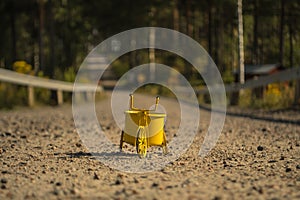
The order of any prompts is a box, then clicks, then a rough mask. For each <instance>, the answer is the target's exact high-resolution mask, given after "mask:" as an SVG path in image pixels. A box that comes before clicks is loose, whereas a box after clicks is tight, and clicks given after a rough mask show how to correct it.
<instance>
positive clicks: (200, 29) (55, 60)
mask: <svg viewBox="0 0 300 200" xmlns="http://www.w3.org/2000/svg"><path fill="white" fill-rule="evenodd" d="M0 13H1V18H0V30H1V31H0V43H1V47H2V48H0V61H1V63H0V64H1V67H5V68H9V69H11V68H12V66H13V63H14V62H15V61H17V60H25V61H26V62H27V63H29V64H31V65H32V66H33V70H34V72H35V73H37V72H38V71H42V72H43V73H44V75H46V76H49V77H51V78H55V75H56V76H57V74H63V73H64V72H65V71H68V70H69V71H70V70H71V71H72V70H73V71H76V69H77V68H78V66H80V63H81V62H82V61H83V58H84V57H85V56H86V55H87V53H88V52H89V51H90V50H91V49H92V48H93V47H94V46H96V45H97V44H99V43H100V42H101V41H103V40H104V39H106V38H108V37H110V36H112V35H113V34H116V33H119V32H121V31H125V30H127V29H132V28H137V27H144V26H158V27H165V28H170V29H174V30H178V31H180V32H182V33H185V34H187V35H189V36H191V37H192V38H193V39H195V40H196V41H198V42H199V43H200V44H201V45H202V46H203V47H204V48H205V49H206V50H207V51H208V53H209V54H210V55H211V56H212V58H213V59H214V61H215V62H216V64H217V66H218V67H219V68H220V71H221V72H222V73H223V74H229V75H230V73H228V71H232V70H233V69H236V68H237V67H238V66H237V65H238V53H237V52H238V50H237V48H238V27H237V0H203V1H196V0H173V1H163V0H152V1H146V0H140V1H130V0H114V1H102V0H97V1H96V0H93V1H84V0H22V1H19V0H2V1H1V2H0ZM243 17H244V39H245V63H246V64H262V63H281V64H283V65H284V66H286V67H291V66H295V65H299V64H300V53H299V52H300V44H299V40H300V35H299V32H300V23H297V18H299V17H300V1H299V0H289V1H286V0H248V1H244V2H243ZM131 60H132V59H131ZM124 62H125V63H126V60H124ZM128 62H130V59H128ZM133 62H134V61H133ZM125 65H126V64H125ZM188 73H190V72H188ZM57 78H60V79H61V78H63V77H57Z"/></svg>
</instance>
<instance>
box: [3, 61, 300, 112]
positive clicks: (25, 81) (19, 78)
mask: <svg viewBox="0 0 300 200" xmlns="http://www.w3.org/2000/svg"><path fill="white" fill-rule="evenodd" d="M291 80H300V67H294V68H290V69H287V70H284V71H281V72H278V73H275V74H272V75H268V76H262V77H259V78H257V79H253V80H249V81H246V82H245V83H244V84H227V85H225V90H226V92H238V91H239V90H242V89H247V88H249V89H250V88H256V87H261V86H265V85H268V84H270V83H275V82H283V81H291ZM0 81H4V82H10V83H14V84H19V85H24V86H28V104H29V105H30V106H32V105H33V104H34V89H33V88H34V87H40V88H47V89H51V90H56V91H57V98H58V100H57V101H58V104H62V103H63V95H62V92H63V91H66V92H73V91H74V89H75V88H76V90H75V92H94V91H95V86H93V85H91V84H84V83H81V84H76V87H74V84H73V83H69V82H64V81H58V80H52V79H46V78H40V77H36V76H30V75H26V74H20V73H17V72H13V71H10V70H6V69H1V68H0ZM298 87H300V86H298ZM216 88H218V86H216ZM177 89H179V90H182V91H184V90H185V88H177ZM96 91H97V92H101V91H103V88H102V87H101V86H99V87H97V89H96ZM195 92H196V94H197V95H201V94H206V93H209V91H208V89H207V88H201V89H195ZM295 95H296V96H297V97H295V98H299V95H300V94H298V93H297V92H296V94H295Z"/></svg>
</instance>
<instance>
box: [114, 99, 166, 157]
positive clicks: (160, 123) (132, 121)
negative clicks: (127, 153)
mask: <svg viewBox="0 0 300 200" xmlns="http://www.w3.org/2000/svg"><path fill="white" fill-rule="evenodd" d="M158 103H159V97H158V96H157V97H156V102H155V108H154V109H153V110H146V109H139V108H135V107H134V106H133V95H132V94H130V106H129V107H130V109H129V110H127V111H125V128H124V130H122V134H121V139H120V150H121V151H122V149H123V143H124V142H126V143H128V144H131V145H133V146H135V147H136V152H137V154H138V155H139V157H140V158H144V157H146V155H147V148H149V147H150V146H160V147H162V150H163V153H164V154H166V153H167V152H168V150H167V139H166V135H165V131H164V126H165V118H166V114H165V113H156V112H155V111H156V109H157V106H158Z"/></svg>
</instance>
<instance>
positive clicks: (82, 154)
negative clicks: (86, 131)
mask: <svg viewBox="0 0 300 200" xmlns="http://www.w3.org/2000/svg"><path fill="white" fill-rule="evenodd" d="M66 155H67V156H68V157H71V158H80V157H91V156H95V157H110V156H111V157H114V156H119V157H136V156H137V154H134V153H127V152H101V153H98V152H97V153H95V152H94V153H93V152H92V153H88V152H82V151H79V152H75V153H66Z"/></svg>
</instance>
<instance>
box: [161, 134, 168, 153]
mask: <svg viewBox="0 0 300 200" xmlns="http://www.w3.org/2000/svg"><path fill="white" fill-rule="evenodd" d="M162 151H163V154H165V155H166V154H168V147H167V138H166V135H165V133H164V137H163V143H162Z"/></svg>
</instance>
